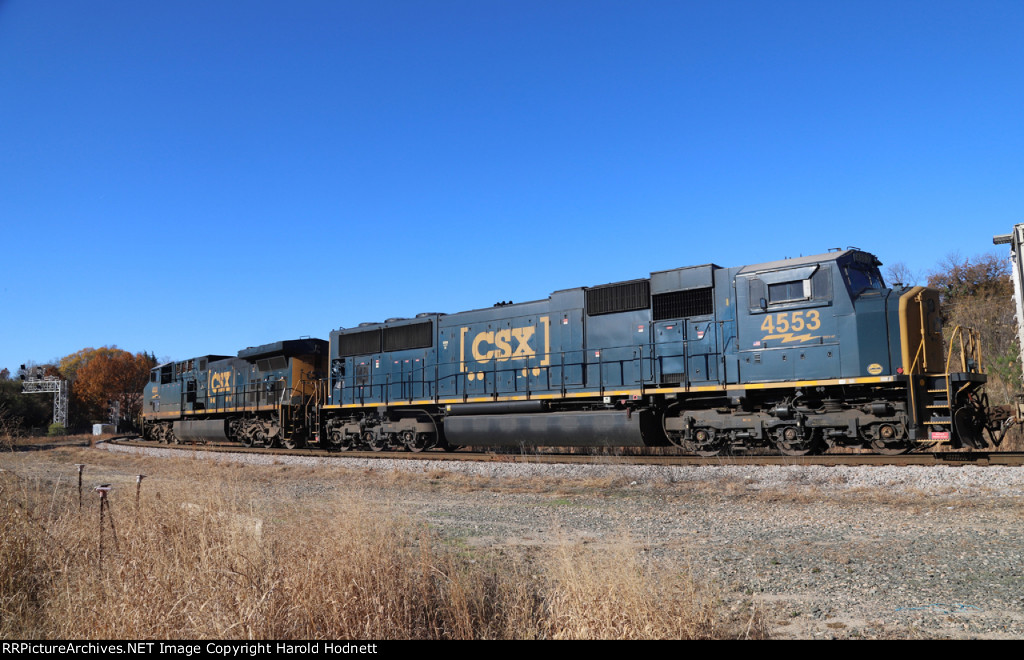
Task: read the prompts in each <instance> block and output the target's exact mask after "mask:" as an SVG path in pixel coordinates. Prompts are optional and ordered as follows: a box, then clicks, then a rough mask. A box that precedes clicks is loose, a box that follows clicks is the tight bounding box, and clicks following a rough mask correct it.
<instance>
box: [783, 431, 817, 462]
mask: <svg viewBox="0 0 1024 660" xmlns="http://www.w3.org/2000/svg"><path fill="white" fill-rule="evenodd" d="M773 435H774V436H775V448H776V449H778V450H779V452H781V453H782V454H785V455H786V456H806V455H807V454H810V453H816V452H817V449H818V442H817V439H816V435H815V433H814V431H813V430H807V429H804V430H801V429H800V428H798V427H796V426H783V427H781V428H779V429H776V430H775V432H774V434H773Z"/></svg>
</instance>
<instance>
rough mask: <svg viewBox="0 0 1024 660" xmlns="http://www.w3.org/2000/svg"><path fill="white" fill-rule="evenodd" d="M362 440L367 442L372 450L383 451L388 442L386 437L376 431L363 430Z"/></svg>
mask: <svg viewBox="0 0 1024 660" xmlns="http://www.w3.org/2000/svg"><path fill="white" fill-rule="evenodd" d="M363 442H365V443H366V444H368V445H369V446H370V449H372V450H373V451H384V448H385V447H387V444H388V441H387V439H386V438H384V437H383V436H381V434H380V433H379V432H377V431H365V432H364V433H363Z"/></svg>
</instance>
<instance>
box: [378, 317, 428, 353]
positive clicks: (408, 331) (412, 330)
mask: <svg viewBox="0 0 1024 660" xmlns="http://www.w3.org/2000/svg"><path fill="white" fill-rule="evenodd" d="M433 326H434V324H433V323H431V322H430V321H427V322H426V323H415V324H413V325H400V326H397V327H394V328H385V329H384V350H385V351H404V350H407V349H410V348H430V347H431V346H433V345H434V332H433Z"/></svg>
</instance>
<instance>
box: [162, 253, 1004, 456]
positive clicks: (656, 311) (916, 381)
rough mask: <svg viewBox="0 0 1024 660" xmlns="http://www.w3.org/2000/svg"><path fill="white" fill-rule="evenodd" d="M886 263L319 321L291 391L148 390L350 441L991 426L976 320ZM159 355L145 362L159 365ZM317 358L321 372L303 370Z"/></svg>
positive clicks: (291, 434) (616, 439)
mask: <svg viewBox="0 0 1024 660" xmlns="http://www.w3.org/2000/svg"><path fill="white" fill-rule="evenodd" d="M880 265H881V264H880V262H879V261H878V259H877V258H876V257H874V256H873V255H871V254H869V253H867V252H863V251H861V250H857V249H848V250H839V251H834V252H830V253H828V254H823V255H818V256H813V257H801V258H798V259H785V260H781V261H773V262H768V263H763V264H756V265H751V266H742V267H734V268H722V267H719V266H717V265H715V264H705V265H700V266H691V267H684V268H678V269H674V270H668V271H660V272H655V273H651V275H650V277H648V278H643V279H637V280H632V281H628V282H619V283H613V284H607V285H603V286H596V287H580V288H574V289H565V290H560V291H556V292H554V293H552V294H551V295H550V296H549V297H548V298H546V299H543V300H537V301H532V302H526V303H518V304H511V303H499V304H498V305H495V306H494V307H491V308H485V309H477V310H472V311H466V312H460V313H457V314H436V313H428V314H419V315H418V316H416V317H415V318H408V319H399V318H396V319H389V320H387V321H385V322H383V323H364V324H362V325H360V326H359V327H357V328H351V329H339V330H335V331H332V332H331V333H330V341H329V348H328V355H321V353H319V352H317V351H319V350H322V349H323V344H325V342H322V341H320V340H306V341H307V342H309V343H308V344H306V345H304V348H303V349H302V351H295V350H292V351H291V352H290V353H289V354H290V355H299V354H300V353H301V354H302V356H303V360H304V362H303V364H304V365H306V366H308V367H309V369H308V370H307V375H306V376H302V375H299V374H298V372H296V371H295V370H294V368H293V370H292V371H291V379H292V380H291V381H287V382H288V384H286V385H284V386H283V387H284V388H285V389H286V390H288V388H291V389H290V390H289V391H290V392H291V398H290V399H287V400H286V398H287V397H286V398H282V399H275V401H276V402H277V406H278V407H277V409H276V412H272V413H271V415H270V417H269V418H268V417H267V416H266V414H265V412H266V411H264V410H261V409H259V408H258V406H257V407H253V406H252V405H250V403H249V399H248V398H246V396H247V395H246V394H245V393H244V392H239V393H238V394H236V395H234V397H233V399H232V401H233V404H231V405H229V404H227V403H226V402H225V403H224V404H223V405H222V404H220V403H219V402H218V403H216V404H214V405H213V407H212V408H211V407H210V404H209V403H207V401H206V399H204V395H203V394H202V393H201V392H199V391H197V392H196V397H195V399H194V401H193V402H192V405H191V407H189V405H188V396H189V390H187V388H186V389H183V390H180V392H179V390H178V389H175V387H176V386H175V385H172V383H176V382H177V381H176V380H175V378H176V376H174V375H173V374H175V373H177V371H172V375H171V381H170V382H168V383H167V384H165V385H164V384H162V385H161V387H164V386H166V387H167V389H166V390H162V389H160V390H159V391H158V392H156V393H157V394H158V395H159V397H158V398H162V397H164V396H170V397H173V396H175V395H176V394H177V395H178V396H179V398H181V400H182V403H181V404H178V406H177V407H176V408H173V409H172V411H171V412H170V413H168V415H169V417H168V418H167V419H170V418H171V417H174V416H175V415H177V417H174V420H175V421H174V425H173V428H172V429H171V430H172V431H173V432H174V434H175V437H227V438H231V439H240V440H242V441H243V442H246V441H250V442H254V443H255V442H258V441H260V439H261V438H263V439H264V440H263V442H264V443H266V438H272V439H280V440H281V441H282V442H285V443H286V444H289V445H296V444H301V443H303V442H306V441H315V442H318V443H319V444H320V445H322V446H329V447H334V448H337V449H340V450H347V449H351V448H353V447H361V446H368V447H371V448H373V449H375V450H383V449H397V448H404V449H408V450H412V451H422V450H424V449H429V448H432V447H443V448H446V449H452V448H456V447H459V446H482V447H488V446H491V447H493V446H513V447H519V446H524V447H525V446H606V447H650V446H671V445H675V446H678V447H681V448H683V449H685V450H687V451H690V452H695V453H698V454H702V455H715V454H718V453H723V452H732V451H738V450H749V449H754V448H769V447H774V448H775V449H777V450H778V451H781V452H783V453H786V454H791V455H800V454H806V453H811V452H818V451H823V450H827V449H829V448H833V447H862V446H866V447H870V448H873V449H874V450H876V451H879V452H885V453H900V452H904V451H908V450H910V449H913V448H916V447H921V446H925V445H931V444H934V443H943V444H949V445H951V446H953V447H962V446H969V447H983V446H985V445H986V440H985V438H984V437H983V434H984V433H985V432H986V431H987V432H989V433H990V434H993V433H996V432H998V429H999V425H998V424H996V423H995V422H993V421H991V420H990V419H989V416H988V407H987V401H986V398H985V394H984V385H985V381H986V378H985V375H984V373H983V372H982V368H981V366H982V365H981V361H980V349H979V348H978V345H977V338H976V337H975V336H973V335H972V334H971V333H969V332H968V331H961V330H960V329H956V330H955V331H954V333H953V335H952V337H951V338H949V343H950V345H951V347H952V348H951V349H950V354H949V355H948V356H946V355H944V354H943V336H942V326H941V323H942V321H941V312H940V307H939V297H938V293H937V292H936V291H934V290H932V289H927V288H923V287H897V288H889V287H886V286H885V284H884V282H883V280H882V277H881V274H880V273H879V270H878V267H879V266H880ZM317 342H319V343H317ZM287 344H289V342H283V343H282V344H281V347H282V348H283V347H284V346H285V345H287ZM272 346H275V347H276V346H277V345H272ZM264 348H265V347H264ZM307 348H308V349H309V350H307ZM312 348H316V349H317V350H312ZM275 350H276V349H275ZM252 351H257V353H253V352H252ZM260 351H262V352H260ZM303 351H305V352H303ZM271 353H274V351H269V350H268V351H264V350H263V349H262V348H261V349H247V350H246V351H242V352H240V353H239V355H238V358H237V360H239V361H242V362H246V363H248V364H250V369H252V370H253V371H252V373H254V374H257V375H260V377H261V378H262V377H263V376H262V374H263V373H264V372H263V371H261V370H260V369H259V368H258V366H259V365H258V364H256V365H253V364H252V363H253V358H255V357H263V356H266V355H270V354H271ZM284 353H288V351H285V352H284ZM284 353H282V355H283V354H284ZM314 356H315V357H314ZM320 358H324V360H325V361H324V362H319V361H318V360H319V359H320ZM292 359H295V358H294V357H293V358H292ZM208 360H210V361H209V362H208V364H207V365H206V366H207V370H208V371H210V370H211V369H212V367H211V366H210V365H213V364H215V362H214V361H213V356H211V357H210V358H208ZM218 360H221V361H222V360H223V358H218ZM217 364H219V363H217ZM244 366H245V365H244V364H243V365H241V367H244ZM167 368H168V365H163V366H162V367H158V368H157V369H156V370H154V372H156V371H160V375H159V377H160V378H161V379H163V378H164V371H162V370H165V369H167ZM217 368H218V369H220V368H221V367H220V366H218V367H217ZM321 368H322V369H324V370H326V378H325V379H323V380H318V379H316V378H314V377H309V375H311V374H315V373H316V372H317V371H319V370H320V369H321ZM241 371H244V368H243V369H240V370H237V373H241ZM183 373H186V374H187V373H188V370H187V369H184V370H183ZM196 373H197V374H201V373H206V372H204V371H203V370H202V369H199V370H198V371H196ZM275 373H277V372H275ZM282 373H284V372H282ZM193 380H195V378H193ZM185 382H187V381H185ZM210 382H211V383H212V382H213V381H212V380H211V381H210ZM235 382H238V383H245V382H259V383H262V382H265V379H264V380H260V379H259V378H257V379H256V380H253V379H251V378H250V380H249V381H242V380H239V381H235ZM297 382H301V383H304V384H303V385H301V386H299V387H296V383H297ZM158 389H159V388H158ZM212 391H213V390H212V387H211V386H208V387H207V393H206V394H205V396H207V397H208V396H209V393H210V392H212ZM197 403H201V404H202V405H200V406H199V407H198V408H197V407H196V404H197ZM156 405H157V407H159V405H162V402H161V403H158V404H156ZM154 413H155V411H151V410H147V415H149V416H150V417H153V416H154ZM275 414H276V417H275V416H274V415H275ZM253 420H258V421H255V422H254V421H253ZM166 423H167V422H165V421H164V422H160V424H163V425H164V426H162V428H164V429H166ZM254 424H256V427H257V428H258V430H257V431H252V429H253V425H254ZM266 424H271V426H270V427H267V426H266ZM275 425H276V426H275ZM161 433H163V432H162V431H158V432H155V433H154V434H153V435H154V436H156V437H160V436H161ZM183 434H185V435H183ZM992 438H993V441H994V442H996V443H998V438H997V437H996V436H995V435H993V436H992Z"/></svg>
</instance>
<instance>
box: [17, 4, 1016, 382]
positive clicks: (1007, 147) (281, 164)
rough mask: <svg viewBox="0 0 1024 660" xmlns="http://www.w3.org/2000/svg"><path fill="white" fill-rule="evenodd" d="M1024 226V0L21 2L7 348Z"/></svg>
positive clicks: (208, 330) (219, 327)
mask: <svg viewBox="0 0 1024 660" xmlns="http://www.w3.org/2000/svg"><path fill="white" fill-rule="evenodd" d="M1022 221H1024V2H1020V1H1019V0H1013V1H999V0H986V1H984V2H966V1H964V2H943V1H934V0H933V1H928V2H914V1H903V2H892V1H887V2H869V1H864V2H826V1H820V0H815V1H804V2H788V1H784V0H771V1H769V0H761V1H756V0H744V1H737V0H715V1H713V2H710V1H709V2H697V1H683V0H678V1H661V0H653V1H643V0H638V1H631V2H625V1H615V2H611V1H602V0H581V1H570V0H562V1H559V0H549V1H547V2H533V1H530V0H517V1H503V0H464V1H446V0H436V1H431V0H377V1H373V2H369V1H361V2H355V1H343V0H333V1H314V0H298V1H296V2H287V3H286V2H264V1H261V0H247V1H246V2H222V1H217V0H204V1H202V2H193V1H190V0H179V1H178V2H171V3H151V2H135V1H129V0H91V1H90V2H81V1H79V0H0V227H2V234H0V235H2V237H3V238H2V241H3V242H2V243H0V245H2V246H3V250H2V254H3V256H4V260H3V266H4V267H3V273H4V275H3V281H2V283H0V309H2V312H0V313H2V315H3V319H4V322H3V323H2V324H0V368H2V367H5V366H6V367H8V368H10V369H11V370H12V371H13V370H15V369H16V368H17V367H18V365H19V364H20V363H23V362H26V361H29V360H31V361H35V362H46V361H49V360H52V359H56V358H60V357H62V356H64V355H67V354H69V353H72V352H74V351H76V350H79V349H81V348H85V347H98V346H103V345H117V346H118V347H120V348H123V349H126V350H129V351H132V352H136V351H147V352H150V351H151V352H153V353H155V354H156V355H157V357H158V358H163V357H168V358H172V359H183V358H187V357H192V356H195V355H201V354H207V353H220V354H233V353H235V352H236V351H237V350H239V349H240V348H244V347H246V346H252V345H259V344H263V343H267V342H271V341H276V340H279V339H285V338H294V337H299V336H305V335H308V336H314V337H322V338H325V339H326V338H327V335H328V333H329V331H330V330H331V329H332V328H336V327H339V326H354V325H356V324H358V323H360V322H362V321H379V320H383V319H385V318H388V317H394V316H413V315H415V314H416V313H419V312H428V311H430V312H456V311H460V310H464V309H473V308H478V307H487V306H490V305H491V304H493V303H494V302H496V301H499V300H515V301H525V300H532V299H537V298H543V297H546V296H547V295H548V294H549V293H550V292H551V291H553V290H556V289H562V288H569V287H573V286H581V285H596V284H603V283H607V282H613V281H619V280H626V279H632V278H636V277H642V276H645V275H647V274H648V273H649V272H651V271H653V270H661V269H666V268H673V267H677V266H683V265H691V264H702V263H708V262H714V263H717V264H719V265H722V266H735V265H741V264H747V263H757V262H761V261H768V260H773V259H777V258H782V257H786V256H799V255H802V254H803V255H806V254H816V253H820V252H825V251H826V250H827V249H828V248H831V247H840V246H842V247H845V246H848V245H855V246H858V247H861V248H864V249H866V250H869V251H871V252H874V253H875V254H877V255H878V256H879V257H880V258H881V259H882V261H883V262H885V263H887V264H889V263H893V262H899V261H901V262H904V263H906V264H907V266H908V267H910V268H911V269H912V270H915V271H918V272H925V271H927V270H929V269H932V268H934V267H935V266H936V265H937V263H938V262H939V261H940V259H941V258H942V257H943V256H945V255H947V254H949V253H951V252H959V253H960V254H962V255H964V256H972V255H976V254H980V253H983V252H988V251H992V250H997V251H998V250H1005V246H999V247H995V246H993V245H992V242H991V239H992V236H993V235H994V234H1000V233H1005V232H1008V231H1010V229H1011V227H1012V226H1013V224H1014V223H1016V222H1022Z"/></svg>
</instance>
